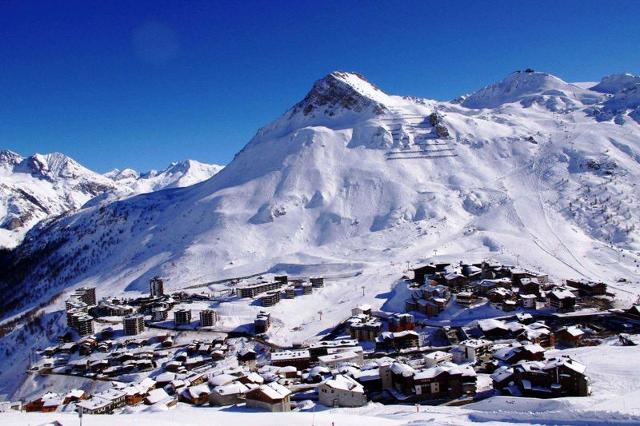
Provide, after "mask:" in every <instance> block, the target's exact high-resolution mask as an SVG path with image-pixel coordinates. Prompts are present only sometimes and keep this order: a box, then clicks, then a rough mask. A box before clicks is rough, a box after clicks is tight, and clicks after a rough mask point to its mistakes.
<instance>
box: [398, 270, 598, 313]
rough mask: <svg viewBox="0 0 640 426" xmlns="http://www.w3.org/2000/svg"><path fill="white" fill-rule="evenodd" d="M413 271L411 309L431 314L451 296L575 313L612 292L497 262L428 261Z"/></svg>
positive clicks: (464, 303)
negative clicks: (582, 304)
mask: <svg viewBox="0 0 640 426" xmlns="http://www.w3.org/2000/svg"><path fill="white" fill-rule="evenodd" d="M413 271H414V279H413V282H412V283H411V284H410V286H409V290H410V293H411V297H410V298H409V299H407V301H406V310H407V311H408V312H411V311H415V312H420V313H422V314H425V315H427V316H437V315H438V314H440V313H441V312H442V311H444V310H445V308H446V307H447V306H448V304H449V303H450V301H451V300H452V299H453V300H455V303H456V304H457V305H459V306H460V307H463V308H467V307H470V306H472V305H474V304H477V303H479V302H481V301H489V302H490V303H491V304H492V305H494V306H495V307H498V308H500V309H502V310H503V311H505V312H510V311H514V310H516V309H517V308H522V309H527V310H536V309H545V308H550V309H553V310H555V311H557V312H571V311H574V310H575V309H576V305H577V303H578V302H579V301H581V300H583V299H587V298H591V297H595V296H605V295H606V294H607V285H606V284H605V283H602V282H589V281H584V280H583V281H575V280H567V281H566V283H565V284H562V285H558V284H555V283H552V282H550V281H549V278H548V276H547V275H546V274H540V273H536V272H531V271H526V270H524V269H521V268H516V267H512V266H506V265H502V264H500V263H492V262H481V263H477V264H464V263H462V262H461V263H460V264H454V265H452V264H449V263H437V264H428V265H424V266H420V267H418V268H415V269H414V270H413Z"/></svg>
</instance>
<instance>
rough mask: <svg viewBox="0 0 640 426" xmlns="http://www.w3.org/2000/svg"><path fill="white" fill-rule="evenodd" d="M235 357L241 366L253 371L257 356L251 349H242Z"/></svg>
mask: <svg viewBox="0 0 640 426" xmlns="http://www.w3.org/2000/svg"><path fill="white" fill-rule="evenodd" d="M237 357H238V362H239V363H240V364H241V365H244V366H246V367H248V368H249V369H254V368H255V367H256V360H257V358H258V355H257V354H256V351H254V350H253V349H249V348H242V349H240V350H239V351H238V354H237Z"/></svg>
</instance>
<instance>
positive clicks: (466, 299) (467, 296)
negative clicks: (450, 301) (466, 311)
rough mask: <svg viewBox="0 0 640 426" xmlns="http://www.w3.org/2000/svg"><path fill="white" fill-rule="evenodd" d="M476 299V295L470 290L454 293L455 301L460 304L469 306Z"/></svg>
mask: <svg viewBox="0 0 640 426" xmlns="http://www.w3.org/2000/svg"><path fill="white" fill-rule="evenodd" d="M476 300H477V297H476V295H475V294H474V293H473V292H472V291H461V292H459V293H458V294H456V303H457V304H458V305H460V306H466V307H468V306H471V305H472V304H473V303H475V301H476Z"/></svg>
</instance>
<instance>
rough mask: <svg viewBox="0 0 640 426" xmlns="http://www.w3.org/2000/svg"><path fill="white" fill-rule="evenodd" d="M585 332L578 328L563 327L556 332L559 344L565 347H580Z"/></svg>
mask: <svg viewBox="0 0 640 426" xmlns="http://www.w3.org/2000/svg"><path fill="white" fill-rule="evenodd" d="M584 334H585V333H584V331H582V330H581V329H580V328H578V327H576V326H569V327H562V328H561V329H559V330H558V331H556V337H557V338H558V342H560V343H561V344H563V345H565V346H571V347H576V346H580V344H581V343H582V339H583V337H584Z"/></svg>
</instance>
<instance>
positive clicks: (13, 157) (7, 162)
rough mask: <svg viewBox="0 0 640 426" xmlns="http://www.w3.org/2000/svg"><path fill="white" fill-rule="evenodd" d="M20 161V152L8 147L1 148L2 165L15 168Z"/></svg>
mask: <svg viewBox="0 0 640 426" xmlns="http://www.w3.org/2000/svg"><path fill="white" fill-rule="evenodd" d="M20 161H22V157H21V156H20V154H17V153H15V152H13V151H10V150H8V149H0V166H4V167H9V168H13V166H15V165H16V164H18V163H19V162H20Z"/></svg>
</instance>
